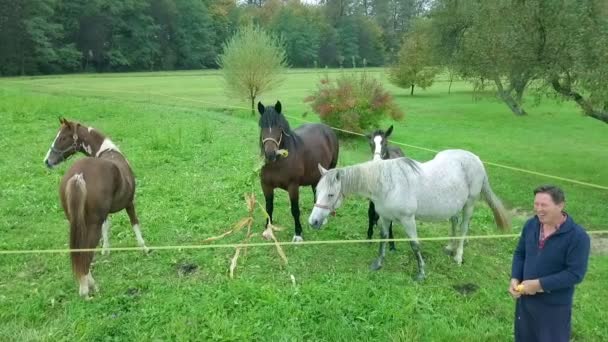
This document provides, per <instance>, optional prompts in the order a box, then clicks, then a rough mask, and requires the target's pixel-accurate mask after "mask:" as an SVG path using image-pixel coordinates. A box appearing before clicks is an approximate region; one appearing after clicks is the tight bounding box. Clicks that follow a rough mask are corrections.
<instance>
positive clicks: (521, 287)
mask: <svg viewBox="0 0 608 342" xmlns="http://www.w3.org/2000/svg"><path fill="white" fill-rule="evenodd" d="M515 290H517V292H524V286H523V285H522V284H519V285H517V286H516V287H515Z"/></svg>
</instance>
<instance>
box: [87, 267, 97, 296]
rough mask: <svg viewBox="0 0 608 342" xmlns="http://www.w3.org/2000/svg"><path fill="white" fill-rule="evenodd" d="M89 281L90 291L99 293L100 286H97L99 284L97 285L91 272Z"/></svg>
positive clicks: (88, 277)
mask: <svg viewBox="0 0 608 342" xmlns="http://www.w3.org/2000/svg"><path fill="white" fill-rule="evenodd" d="M87 281H88V283H89V291H92V292H99V286H97V283H95V279H93V276H92V275H91V271H89V274H88V275H87Z"/></svg>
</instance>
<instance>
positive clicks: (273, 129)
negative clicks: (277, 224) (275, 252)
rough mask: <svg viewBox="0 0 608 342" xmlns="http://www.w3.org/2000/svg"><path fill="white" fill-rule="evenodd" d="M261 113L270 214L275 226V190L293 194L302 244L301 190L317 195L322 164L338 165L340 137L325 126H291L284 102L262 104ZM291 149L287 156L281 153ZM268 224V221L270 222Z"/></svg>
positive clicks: (296, 237) (263, 177)
mask: <svg viewBox="0 0 608 342" xmlns="http://www.w3.org/2000/svg"><path fill="white" fill-rule="evenodd" d="M258 111H259V112H260V115H261V117H260V129H261V131H260V148H261V153H262V154H263V155H264V156H265V159H266V163H265V164H264V166H263V167H262V172H261V175H260V180H261V183H262V191H263V192H264V199H265V200H266V211H267V212H268V215H269V216H270V222H271V223H272V211H273V208H274V203H273V202H274V189H275V188H281V189H283V190H287V192H289V200H290V202H291V215H292V216H293V219H294V223H295V235H294V237H293V241H296V242H299V241H302V224H301V223H300V207H299V196H300V194H299V188H300V186H302V185H310V186H311V187H312V191H313V196H316V195H315V194H316V190H315V189H316V186H317V183H318V182H319V179H321V173H320V172H319V168H318V166H317V165H318V164H321V165H322V166H323V167H325V168H328V169H332V168H334V167H336V164H337V163H338V150H339V144H338V137H337V136H336V134H335V133H334V131H333V130H332V129H331V128H329V127H328V126H326V125H324V124H304V125H301V126H299V127H298V128H296V129H294V130H293V131H292V130H291V128H290V127H289V123H288V122H287V120H286V119H285V116H283V114H282V113H281V102H278V101H277V103H276V104H275V105H274V107H272V106H268V107H264V105H263V104H262V103H261V102H258ZM280 150H287V156H284V155H283V154H281V153H278V151H280ZM266 224H268V220H267V222H266Z"/></svg>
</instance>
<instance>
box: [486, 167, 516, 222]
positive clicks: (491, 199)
mask: <svg viewBox="0 0 608 342" xmlns="http://www.w3.org/2000/svg"><path fill="white" fill-rule="evenodd" d="M481 192H482V193H483V197H484V198H485V200H486V203H488V205H489V206H490V208H491V209H492V212H493V213H494V220H495V221H496V226H498V228H500V229H501V230H503V231H507V230H509V228H510V227H511V223H510V222H509V217H508V215H507V211H506V210H505V207H504V206H503V205H502V202H501V201H500V199H499V198H498V196H496V195H495V194H494V192H493V191H492V188H491V187H490V181H489V180H488V176H487V175H486V177H485V179H484V180H483V185H482V187H481Z"/></svg>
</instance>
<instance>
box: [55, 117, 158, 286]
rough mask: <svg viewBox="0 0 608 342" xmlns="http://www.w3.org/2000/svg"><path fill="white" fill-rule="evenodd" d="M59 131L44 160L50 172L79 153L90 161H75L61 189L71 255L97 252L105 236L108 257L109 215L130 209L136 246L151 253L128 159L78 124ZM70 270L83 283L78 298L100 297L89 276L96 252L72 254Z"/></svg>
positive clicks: (68, 124)
mask: <svg viewBox="0 0 608 342" xmlns="http://www.w3.org/2000/svg"><path fill="white" fill-rule="evenodd" d="M59 121H60V122H61V127H60V129H59V133H57V137H56V138H55V140H54V141H53V144H52V145H51V149H50V150H49V151H48V153H47V155H46V157H45V158H44V163H45V164H46V165H47V166H48V167H49V168H52V167H54V166H56V165H58V164H60V163H61V162H63V161H65V160H66V159H68V158H69V157H70V156H72V155H73V154H75V153H76V152H82V153H84V154H85V155H87V156H88V158H83V159H79V160H77V161H76V162H75V163H74V165H72V167H70V169H69V170H68V171H67V172H66V174H65V175H64V176H63V179H62V181H61V185H60V187H59V195H60V198H61V204H62V206H63V211H64V213H65V216H66V218H67V219H68V221H69V223H70V249H81V248H95V247H96V246H97V244H98V243H99V239H100V237H101V235H103V249H104V251H103V253H104V254H106V253H107V252H108V249H107V248H108V247H109V241H108V240H109V239H108V231H109V228H110V222H109V219H108V215H109V214H110V213H115V212H118V211H120V210H123V209H126V211H127V214H128V215H129V219H130V220H131V225H132V226H133V231H134V232H135V236H136V238H137V243H138V245H139V246H140V247H142V248H143V249H144V251H146V252H147V247H146V245H145V243H144V240H143V238H142V236H141V231H140V228H139V220H138V219H137V215H136V214H135V204H134V202H133V197H134V194H135V177H134V176H133V171H132V170H131V167H130V166H129V163H128V162H127V160H126V159H125V157H124V155H123V154H122V153H121V152H120V151H119V150H118V148H117V147H116V145H114V144H113V143H112V141H111V140H110V139H108V138H106V137H105V136H104V135H103V134H102V133H101V132H99V131H98V130H96V129H93V128H91V127H86V126H82V125H81V124H79V123H76V122H71V121H67V120H65V119H59ZM71 259H72V270H73V272H74V275H75V277H76V279H77V280H78V282H79V283H80V291H79V292H80V295H81V296H83V297H85V298H88V295H89V291H97V286H96V285H95V280H93V277H92V276H91V271H90V267H91V262H92V261H93V252H72V253H71Z"/></svg>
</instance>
